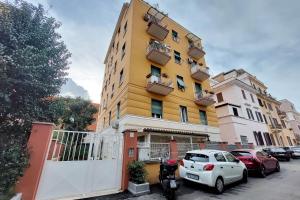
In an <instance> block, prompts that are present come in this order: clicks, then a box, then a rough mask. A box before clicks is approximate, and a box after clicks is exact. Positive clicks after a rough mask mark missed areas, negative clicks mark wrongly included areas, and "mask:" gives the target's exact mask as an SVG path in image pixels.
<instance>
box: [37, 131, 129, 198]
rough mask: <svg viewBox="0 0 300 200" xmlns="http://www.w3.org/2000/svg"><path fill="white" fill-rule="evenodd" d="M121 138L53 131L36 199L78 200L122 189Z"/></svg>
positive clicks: (120, 136)
mask: <svg viewBox="0 0 300 200" xmlns="http://www.w3.org/2000/svg"><path fill="white" fill-rule="evenodd" d="M122 144H123V137H122V135H121V134H120V135H116V134H99V133H91V132H74V131H60V130H59V131H53V136H52V141H51V144H50V147H49V152H48V159H47V160H46V162H45V165H44V168H43V172H42V176H41V179H40V183H39V187H38V192H37V196H36V199H38V200H44V199H79V198H83V197H91V196H98V195H104V194H110V193H116V192H118V191H120V189H121V177H122V149H123V146H122Z"/></svg>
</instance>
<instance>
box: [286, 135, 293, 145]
mask: <svg viewBox="0 0 300 200" xmlns="http://www.w3.org/2000/svg"><path fill="white" fill-rule="evenodd" d="M286 138H287V140H288V142H289V145H290V146H293V143H292V140H291V138H290V137H289V136H286Z"/></svg>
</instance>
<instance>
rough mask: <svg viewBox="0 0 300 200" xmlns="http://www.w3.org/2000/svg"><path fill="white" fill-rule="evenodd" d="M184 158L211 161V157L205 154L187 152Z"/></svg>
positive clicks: (195, 160)
mask: <svg viewBox="0 0 300 200" xmlns="http://www.w3.org/2000/svg"><path fill="white" fill-rule="evenodd" d="M184 160H190V161H194V162H209V157H208V156H207V155H204V154H198V153H187V154H186V155H185V157H184Z"/></svg>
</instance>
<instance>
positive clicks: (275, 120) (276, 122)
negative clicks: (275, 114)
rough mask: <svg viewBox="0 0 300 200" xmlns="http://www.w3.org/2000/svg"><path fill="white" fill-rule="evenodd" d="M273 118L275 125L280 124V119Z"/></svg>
mask: <svg viewBox="0 0 300 200" xmlns="http://www.w3.org/2000/svg"><path fill="white" fill-rule="evenodd" d="M273 120H274V124H275V126H277V125H278V121H277V119H276V118H273Z"/></svg>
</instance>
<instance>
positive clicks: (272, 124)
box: [269, 116, 275, 128]
mask: <svg viewBox="0 0 300 200" xmlns="http://www.w3.org/2000/svg"><path fill="white" fill-rule="evenodd" d="M269 120H270V122H271V126H272V127H273V128H274V127H275V125H274V121H273V120H272V118H271V117H270V116H269Z"/></svg>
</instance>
